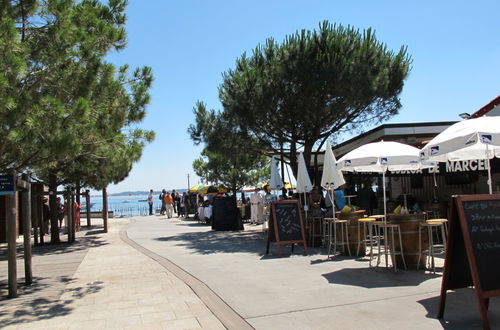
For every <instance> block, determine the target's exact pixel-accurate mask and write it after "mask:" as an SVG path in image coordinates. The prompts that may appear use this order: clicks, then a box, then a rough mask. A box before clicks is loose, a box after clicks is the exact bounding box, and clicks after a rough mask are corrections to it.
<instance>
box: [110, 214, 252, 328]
mask: <svg viewBox="0 0 500 330" xmlns="http://www.w3.org/2000/svg"><path fill="white" fill-rule="evenodd" d="M134 222H135V220H133V219H131V221H130V223H129V224H128V225H127V226H125V227H124V228H123V229H121V230H120V238H121V240H122V241H124V242H125V243H127V244H128V245H130V246H131V247H133V248H134V249H136V250H137V251H139V252H141V253H142V254H144V255H146V256H148V257H149V258H151V259H153V260H154V261H156V262H158V263H159V264H160V265H161V266H163V267H164V268H165V269H166V270H168V271H169V272H171V273H172V274H174V275H175V276H177V277H178V278H179V279H180V280H182V281H183V282H184V283H186V285H187V286H189V287H190V288H191V289H192V290H193V291H194V293H195V294H196V295H197V296H198V297H199V298H200V299H201V301H203V303H205V305H207V307H208V309H210V311H212V313H214V315H215V316H216V317H217V318H218V319H219V321H220V322H221V323H222V324H223V325H224V326H225V327H226V328H227V329H230V330H232V329H249V330H250V329H254V328H253V327H252V326H251V325H250V323H248V322H247V321H246V320H245V319H244V318H243V317H241V315H239V314H238V313H237V312H236V311H235V310H234V309H232V308H231V306H229V305H228V304H227V303H226V302H225V301H224V300H222V299H221V298H220V297H219V296H218V295H217V294H216V293H215V292H213V291H212V289H210V288H209V287H208V286H207V285H206V284H205V283H203V282H202V281H200V280H199V279H197V278H196V277H194V276H193V275H191V274H189V273H188V272H186V271H185V270H184V269H182V268H180V267H179V266H177V265H176V264H174V263H173V262H171V261H170V260H168V259H166V258H164V257H162V256H160V255H158V254H156V253H154V252H153V251H151V250H148V249H146V248H145V247H143V246H141V245H139V244H138V243H136V242H135V241H133V240H132V239H130V238H129V237H128V235H127V229H128V226H129V225H130V224H132V223H134Z"/></svg>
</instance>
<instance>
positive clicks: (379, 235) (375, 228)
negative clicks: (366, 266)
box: [370, 214, 385, 266]
mask: <svg viewBox="0 0 500 330" xmlns="http://www.w3.org/2000/svg"><path fill="white" fill-rule="evenodd" d="M370 218H373V219H375V220H376V221H375V222H373V223H372V233H373V243H374V245H376V246H375V247H376V248H377V255H380V246H381V241H384V235H383V234H384V233H383V231H382V230H381V229H380V228H379V225H382V224H384V219H385V215H383V214H375V215H370ZM384 244H385V241H384ZM377 266H378V263H377Z"/></svg>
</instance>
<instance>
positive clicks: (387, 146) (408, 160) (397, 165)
mask: <svg viewBox="0 0 500 330" xmlns="http://www.w3.org/2000/svg"><path fill="white" fill-rule="evenodd" d="M338 165H339V166H340V168H341V170H342V171H350V172H377V173H382V191H383V194H384V195H383V196H384V224H385V223H387V197H386V189H385V172H386V171H387V170H390V171H404V170H416V169H419V168H422V167H430V165H429V166H423V165H422V164H421V162H420V150H419V149H417V148H415V147H412V146H409V145H407V144H403V143H399V142H384V141H381V142H374V143H368V144H365V145H362V146H361V147H359V148H356V149H354V150H352V151H351V152H349V153H347V154H346V155H344V156H343V157H342V158H340V159H339V161H338ZM384 242H385V243H384V244H385V263H386V267H387V266H388V260H387V242H386V240H384Z"/></svg>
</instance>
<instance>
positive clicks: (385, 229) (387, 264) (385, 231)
mask: <svg viewBox="0 0 500 330" xmlns="http://www.w3.org/2000/svg"><path fill="white" fill-rule="evenodd" d="M382 190H383V192H384V225H386V224H387V197H386V194H385V171H383V172H382ZM384 254H385V268H388V267H389V260H387V228H385V227H384Z"/></svg>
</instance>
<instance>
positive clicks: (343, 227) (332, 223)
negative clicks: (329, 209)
mask: <svg viewBox="0 0 500 330" xmlns="http://www.w3.org/2000/svg"><path fill="white" fill-rule="evenodd" d="M324 221H327V222H328V228H329V233H330V239H329V242H328V258H330V255H331V253H330V252H331V251H332V246H333V256H336V255H337V246H338V245H340V246H343V247H344V252H345V246H347V251H348V253H349V256H350V255H351V249H350V248H349V235H348V232H347V220H340V219H336V218H325V219H324ZM337 225H338V226H339V227H340V234H341V236H342V239H338V235H337ZM332 229H333V233H332ZM332 235H333V239H332V238H331V236H332Z"/></svg>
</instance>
